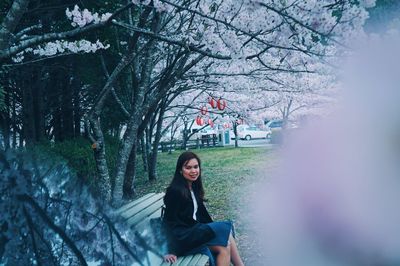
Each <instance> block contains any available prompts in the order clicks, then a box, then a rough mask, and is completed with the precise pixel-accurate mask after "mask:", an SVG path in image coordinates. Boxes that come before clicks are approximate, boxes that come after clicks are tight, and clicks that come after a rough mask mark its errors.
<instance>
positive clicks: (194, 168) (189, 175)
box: [182, 158, 200, 183]
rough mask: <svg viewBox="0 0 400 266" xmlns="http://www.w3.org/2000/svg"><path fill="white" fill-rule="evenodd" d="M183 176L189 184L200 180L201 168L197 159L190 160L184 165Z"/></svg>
mask: <svg viewBox="0 0 400 266" xmlns="http://www.w3.org/2000/svg"><path fill="white" fill-rule="evenodd" d="M182 175H183V177H184V178H185V179H186V181H187V182H189V183H193V182H194V181H196V180H197V178H199V175H200V166H199V162H198V161H197V159H196V158H193V159H190V160H189V161H187V162H186V163H185V164H184V165H183V167H182Z"/></svg>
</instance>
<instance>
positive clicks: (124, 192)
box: [113, 116, 138, 205]
mask: <svg viewBox="0 0 400 266" xmlns="http://www.w3.org/2000/svg"><path fill="white" fill-rule="evenodd" d="M134 117H135V116H134ZM137 131H138V121H136V119H131V121H130V122H129V123H128V125H127V129H126V131H125V134H124V137H123V141H122V143H121V146H120V148H119V151H118V161H117V165H116V174H115V187H114V189H113V201H114V202H115V203H117V205H118V203H119V201H120V200H121V199H127V198H129V196H131V195H134V189H133V187H127V186H128V185H129V184H133V179H134V176H127V175H126V174H125V173H126V169H127V165H128V162H129V157H131V156H136V153H134V154H132V155H131V152H132V148H133V146H134V145H135V144H136V141H137ZM134 166H135V164H134ZM125 179H131V180H125ZM125 184H126V185H125ZM125 196H126V197H125Z"/></svg>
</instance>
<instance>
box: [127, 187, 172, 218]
mask: <svg viewBox="0 0 400 266" xmlns="http://www.w3.org/2000/svg"><path fill="white" fill-rule="evenodd" d="M163 197H164V194H163V193H160V194H156V195H153V196H151V197H150V198H148V199H146V200H143V201H141V202H139V203H138V204H136V205H135V206H131V208H129V209H127V210H125V211H123V212H122V213H121V215H122V217H125V218H126V219H129V218H130V217H132V216H136V215H138V214H139V213H140V212H143V211H145V210H146V208H148V207H149V206H150V205H152V204H154V202H157V201H158V200H160V199H161V200H162V198H163ZM160 208H161V206H160Z"/></svg>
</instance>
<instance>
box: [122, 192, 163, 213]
mask: <svg viewBox="0 0 400 266" xmlns="http://www.w3.org/2000/svg"><path fill="white" fill-rule="evenodd" d="M155 195H156V193H149V194H146V195H144V196H143V197H141V198H138V199H136V200H134V201H131V202H129V203H128V204H125V205H123V206H122V207H120V208H119V209H117V210H116V211H115V213H116V214H121V213H123V212H125V211H126V210H128V209H130V208H132V207H134V206H135V205H137V204H139V203H141V202H143V201H145V200H147V199H149V198H150V197H152V196H155Z"/></svg>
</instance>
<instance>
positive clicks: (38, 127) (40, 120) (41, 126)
mask: <svg viewBox="0 0 400 266" xmlns="http://www.w3.org/2000/svg"><path fill="white" fill-rule="evenodd" d="M39 73H40V74H39V76H38V77H37V82H36V86H35V88H34V90H33V95H34V97H33V101H34V107H33V109H34V117H35V134H36V140H37V141H41V140H43V139H44V137H45V134H46V129H45V112H44V102H43V100H44V95H43V84H42V82H41V76H42V74H43V71H40V72H39Z"/></svg>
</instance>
